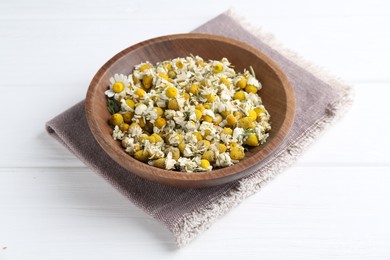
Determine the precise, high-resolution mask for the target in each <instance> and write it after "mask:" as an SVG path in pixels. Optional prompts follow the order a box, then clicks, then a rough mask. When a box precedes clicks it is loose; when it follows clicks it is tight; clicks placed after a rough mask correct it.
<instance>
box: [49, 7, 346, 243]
mask: <svg viewBox="0 0 390 260" xmlns="http://www.w3.org/2000/svg"><path fill="white" fill-rule="evenodd" d="M193 32H198V33H208V34H218V35H222V36H226V37H231V38H234V39H237V40H240V41H243V42H246V43H248V44H249V45H252V46H254V47H255V48H257V49H259V50H261V51H262V52H264V53H266V54H267V55H269V56H270V57H271V58H272V59H273V60H274V61H276V62H277V63H278V64H279V66H280V67H281V68H282V70H283V71H284V72H285V73H286V75H287V76H288V78H289V79H290V82H291V84H292V86H293V88H294V91H295V97H296V116H295V121H294V124H293V127H292V129H291V131H290V133H289V134H288V136H287V138H286V139H285V141H284V142H283V143H282V144H281V145H280V146H279V148H278V149H277V152H275V153H274V155H273V156H271V157H270V158H267V159H266V160H264V161H263V162H262V163H261V164H260V165H259V167H258V169H257V170H256V171H254V172H253V174H252V175H250V176H249V177H246V178H244V179H241V180H238V181H235V182H233V183H229V184H226V185H222V186H218V187H212V188H204V189H177V188H172V187H166V186H162V185H158V184H155V183H152V182H150V181H147V180H144V179H142V178H139V177H137V176H135V175H133V174H131V173H129V172H127V171H126V170H124V169H123V168H122V167H121V166H119V165H118V164H117V163H115V162H114V161H113V160H112V159H111V158H110V157H109V156H108V155H107V154H105V152H104V151H103V150H102V148H100V146H99V144H98V143H97V142H96V141H95V139H94V137H93V136H92V134H91V132H90V131H89V128H88V125H87V120H86V118H85V113H84V104H85V103H84V101H82V102H80V103H78V104H76V105H75V106H73V107H71V108H70V109H69V110H67V111H65V112H63V113H62V114H60V115H58V116H57V117H55V118H54V119H52V120H51V121H49V122H48V123H47V125H46V129H47V131H48V133H49V134H50V135H52V136H53V137H55V138H56V139H57V140H59V141H60V142H61V143H62V144H63V145H64V146H65V147H66V148H68V149H69V150H70V151H72V152H73V153H74V154H75V155H76V156H77V157H78V158H79V159H80V160H82V161H83V162H84V163H85V164H86V165H87V166H88V167H90V168H91V169H92V170H93V171H95V172H97V173H99V174H100V175H101V176H103V177H104V178H105V179H106V180H107V181H109V182H110V183H111V184H112V185H113V186H114V187H115V188H117V189H118V190H120V191H121V192H122V193H123V194H124V195H125V196H127V197H128V198H129V200H130V201H131V202H132V203H134V204H136V205H137V206H138V207H140V208H141V209H143V210H144V211H145V212H147V214H149V215H151V216H152V217H153V218H155V219H157V220H158V221H160V222H161V223H163V224H164V225H165V226H166V227H167V228H168V229H169V230H170V231H171V232H172V233H173V235H174V238H175V240H176V242H177V244H178V245H179V246H182V245H185V244H186V243H188V242H189V241H191V240H192V239H194V238H195V237H196V236H198V235H199V234H200V233H201V232H203V231H204V230H206V229H208V228H209V227H210V226H211V224H212V223H213V222H214V221H215V220H216V219H217V218H218V217H220V216H222V215H224V214H226V213H227V212H228V211H230V210H231V209H232V208H234V207H235V206H236V205H237V204H239V203H240V202H242V201H243V200H244V199H245V198H247V197H248V196H250V195H252V194H254V193H256V192H258V191H259V190H260V189H261V187H262V186H263V184H265V183H266V182H268V181H269V180H271V179H272V178H273V177H274V176H275V175H276V174H278V173H280V172H282V171H283V169H284V168H286V167H288V166H289V165H291V164H292V163H293V162H294V161H295V160H296V158H297V157H298V155H300V154H301V153H302V151H303V150H304V149H305V148H306V147H307V145H308V144H310V143H311V142H312V141H314V140H315V139H316V138H317V137H318V135H319V134H320V133H321V132H322V131H323V129H325V128H326V127H327V126H328V125H329V124H330V123H331V122H332V121H334V119H335V118H336V116H337V115H340V114H342V112H343V111H345V110H346V109H345V108H347V107H348V105H349V104H350V103H351V98H350V96H351V95H350V88H349V87H347V86H345V85H344V84H342V83H340V82H339V81H338V80H336V79H335V78H333V77H330V76H328V75H327V74H326V73H324V72H323V71H322V70H320V69H318V67H316V66H314V65H313V64H311V63H308V62H307V61H304V60H303V59H302V58H301V57H299V56H297V55H296V54H294V53H292V52H291V51H288V50H287V49H285V48H284V47H283V46H281V45H280V44H279V43H278V42H276V41H275V40H274V38H273V37H272V36H271V35H270V34H268V33H264V32H262V31H260V30H258V29H253V28H251V27H250V26H248V25H246V24H244V23H243V22H242V19H240V18H238V17H237V16H235V15H234V14H233V13H232V12H230V11H228V12H226V13H223V14H221V15H219V16H218V17H216V18H214V19H212V20H211V21H209V22H207V23H205V24H203V25H202V26H200V27H199V28H197V29H195V30H194V31H193Z"/></svg>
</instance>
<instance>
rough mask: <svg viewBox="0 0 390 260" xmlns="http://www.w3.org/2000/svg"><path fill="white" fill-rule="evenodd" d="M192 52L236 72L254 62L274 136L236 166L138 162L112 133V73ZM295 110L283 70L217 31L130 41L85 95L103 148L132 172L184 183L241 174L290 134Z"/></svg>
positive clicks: (219, 180) (90, 121)
mask: <svg viewBox="0 0 390 260" xmlns="http://www.w3.org/2000/svg"><path fill="white" fill-rule="evenodd" d="M190 54H193V55H199V56H200V57H202V58H204V59H205V60H209V59H214V60H220V59H222V58H223V57H226V58H228V59H229V61H230V62H231V63H232V64H233V65H234V66H235V69H236V70H238V71H243V70H244V68H249V66H252V67H253V69H254V71H255V73H256V76H257V78H258V79H259V80H260V82H261V83H262V85H263V89H261V90H260V91H259V95H260V96H261V98H262V100H263V104H264V106H265V107H266V109H267V110H268V111H269V113H270V114H271V126H272V130H271V131H270V133H269V134H270V136H269V138H268V140H267V142H266V143H265V144H263V145H260V146H258V147H256V148H253V149H250V150H249V151H248V152H246V156H245V158H244V159H243V160H242V161H240V162H239V163H237V164H234V165H232V166H229V167H226V168H221V169H215V170H212V171H210V172H193V173H184V172H177V171H169V170H164V169H159V168H156V167H152V166H149V165H148V164H146V163H142V162H140V161H137V160H136V159H134V158H133V157H131V156H130V155H129V154H127V153H126V152H125V150H124V148H122V146H121V143H120V142H119V141H115V140H113V138H112V137H111V133H112V129H111V127H110V126H109V124H108V123H107V120H108V119H109V117H110V114H109V112H108V110H107V105H106V97H105V95H104V91H105V90H106V89H107V87H108V85H109V78H110V77H112V76H113V75H114V74H115V73H122V74H130V73H131V71H132V70H133V68H134V66H135V65H136V64H139V63H141V62H145V61H149V62H151V63H153V64H154V63H156V62H158V61H163V60H167V59H173V58H176V57H186V56H189V55H190ZM294 114H295V99H294V93H293V89H292V87H291V85H290V83H289V81H288V79H287V77H286V76H285V74H284V73H283V72H282V71H281V69H280V68H279V67H278V66H277V65H276V64H275V62H273V61H272V60H271V59H270V58H269V57H267V56H266V55H265V54H263V53H262V52H260V51H258V50H256V49H254V48H252V47H250V46H248V45H247V44H244V43H242V42H239V41H236V40H233V39H228V38H224V37H221V36H215V35H206V34H177V35H168V36H163V37H158V38H154V39H151V40H147V41H144V42H141V43H138V44H136V45H134V46H131V47H129V48H127V49H125V50H123V51H121V52H119V53H118V54H117V55H115V56H114V57H113V58H112V59H110V60H109V61H108V62H107V63H106V64H104V65H103V67H102V68H101V69H100V70H99V71H98V72H97V73H96V75H95V77H94V78H93V79H92V82H91V84H90V86H89V89H88V93H87V97H86V116H87V120H88V124H89V127H90V129H91V131H92V133H93V135H94V136H95V138H96V140H97V141H98V143H99V144H100V145H101V147H102V148H103V149H104V151H105V152H106V153H107V154H108V155H109V156H110V157H111V158H112V159H114V160H115V161H116V162H117V163H118V164H120V165H121V166H122V167H123V168H125V169H126V170H128V171H129V174H136V175H138V176H140V177H143V178H146V179H148V180H151V181H153V182H157V183H160V184H164V185H170V186H176V187H181V188H194V187H207V186H215V185H221V184H224V183H228V182H231V181H234V180H237V179H239V178H242V177H244V176H246V175H248V174H250V173H251V172H252V171H253V168H254V167H255V166H256V165H257V164H258V163H260V162H261V161H262V160H263V159H264V158H266V157H267V156H269V155H270V154H272V152H273V151H274V150H275V148H276V147H277V146H278V145H279V144H280V143H281V142H282V140H283V139H284V138H285V136H286V135H287V133H288V131H289V129H290V127H291V125H292V122H293V119H294Z"/></svg>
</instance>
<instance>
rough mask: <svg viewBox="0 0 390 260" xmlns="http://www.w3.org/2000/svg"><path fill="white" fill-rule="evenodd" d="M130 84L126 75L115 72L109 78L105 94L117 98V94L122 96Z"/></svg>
mask: <svg viewBox="0 0 390 260" xmlns="http://www.w3.org/2000/svg"><path fill="white" fill-rule="evenodd" d="M129 86H130V81H129V79H128V77H127V76H126V75H123V74H115V75H114V77H111V78H110V88H109V89H108V90H106V91H105V92H104V94H106V96H108V97H113V96H115V99H118V97H119V96H121V97H124V96H125V95H126V90H127V89H128V88H129Z"/></svg>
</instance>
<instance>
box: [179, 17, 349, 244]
mask: <svg viewBox="0 0 390 260" xmlns="http://www.w3.org/2000/svg"><path fill="white" fill-rule="evenodd" d="M224 14H225V15H227V16H229V17H230V18H232V19H234V20H235V21H236V22H238V23H239V24H240V25H241V26H242V27H243V28H244V29H245V30H247V31H249V32H250V33H252V34H253V35H255V36H256V37H258V38H260V39H261V40H262V41H263V42H265V43H267V44H268V45H270V46H271V47H272V48H273V49H274V50H275V51H278V52H279V53H280V54H282V55H283V56H285V57H286V58H287V59H289V60H290V61H292V62H294V63H296V64H297V65H299V66H301V67H303V68H305V69H306V70H307V71H309V72H310V73H312V74H313V75H315V76H316V77H318V78H319V79H321V80H322V81H324V82H326V83H327V84H329V85H330V86H332V87H335V88H337V89H338V90H339V91H340V92H341V97H340V99H339V100H338V101H336V102H335V103H334V104H331V105H330V106H329V108H328V110H327V113H326V114H325V115H324V116H323V117H322V118H320V119H319V120H318V121H317V122H316V123H314V124H313V125H312V126H311V127H310V128H309V129H307V131H305V132H304V133H303V134H302V135H301V136H300V137H299V138H297V140H296V141H295V142H294V143H291V144H290V145H289V147H288V148H287V149H286V150H284V151H282V152H281V153H280V154H279V155H277V156H276V157H275V158H274V159H273V160H272V161H270V162H268V163H267V165H265V166H263V167H262V168H261V169H259V170H257V171H255V172H254V173H253V174H252V175H251V176H249V177H246V178H244V179H242V180H240V181H239V182H238V185H237V186H236V187H235V188H232V189H231V190H229V191H227V192H226V193H225V194H223V195H221V196H220V197H219V198H218V199H216V200H213V201H212V202H210V203H209V204H207V205H205V206H203V207H201V208H198V209H196V210H194V211H193V212H191V213H189V214H186V215H185V216H183V218H181V220H180V221H178V222H177V223H176V224H175V225H174V227H173V229H172V232H173V235H174V237H175V241H176V244H177V245H178V246H179V247H182V246H185V245H186V244H188V243H189V242H191V241H192V240H193V239H194V238H196V237H197V236H198V235H199V234H201V233H202V232H204V231H205V230H207V229H208V228H209V227H210V226H211V224H212V223H213V222H214V221H215V220H217V219H218V218H220V217H222V216H223V215H225V214H226V213H228V212H229V211H230V210H231V209H233V208H234V207H236V206H237V205H238V204H240V203H241V202H242V201H243V200H244V199H246V198H247V197H249V196H251V195H253V194H254V193H256V192H258V191H259V190H260V189H261V188H262V187H263V186H264V185H265V184H266V183H267V182H268V181H270V180H272V179H273V178H274V177H275V176H276V175H278V174H279V173H281V172H282V171H283V170H285V169H286V168H288V167H289V166H291V165H292V164H293V163H294V162H295V161H296V160H297V158H298V157H299V156H300V155H301V154H302V153H303V152H304V151H305V150H306V148H307V147H308V146H309V145H310V144H311V143H313V142H314V141H315V140H316V139H317V137H318V136H319V135H320V134H321V133H322V132H323V130H325V129H326V128H327V127H328V126H330V125H331V124H332V123H333V122H334V121H336V120H337V119H338V118H340V117H341V116H342V115H344V114H345V112H346V111H348V109H349V108H350V106H351V105H352V100H353V96H354V93H353V89H352V88H350V86H348V85H346V84H345V83H343V82H342V81H341V80H340V79H339V78H337V77H335V76H333V75H330V74H329V73H328V72H326V71H325V70H324V69H323V68H321V67H319V66H318V65H316V64H313V63H311V62H309V61H307V60H305V59H304V58H302V57H301V56H300V55H298V54H297V53H295V52H293V51H291V50H289V49H287V48H285V47H284V46H283V45H282V44H281V43H280V42H278V41H277V40H276V39H275V37H274V36H273V35H272V34H270V33H268V32H264V31H263V30H262V29H260V28H255V27H253V26H251V25H249V24H247V23H246V22H245V21H244V20H243V19H242V18H241V17H239V16H237V15H236V14H235V13H234V11H232V10H228V11H227V12H225V13H224Z"/></svg>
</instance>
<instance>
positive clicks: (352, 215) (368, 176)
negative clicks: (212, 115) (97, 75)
mask: <svg viewBox="0 0 390 260" xmlns="http://www.w3.org/2000/svg"><path fill="white" fill-rule="evenodd" d="M389 171H390V167H376V168H371V169H370V170H369V171H367V170H366V169H365V168H361V167H329V168H323V167H293V168H291V169H289V170H288V171H287V172H285V173H284V174H282V175H280V176H279V177H277V178H276V179H275V180H273V181H272V182H271V183H269V184H268V185H267V186H266V187H265V188H264V189H263V190H262V191H261V192H260V193H258V194H256V195H254V196H252V197H250V198H249V199H247V200H246V201H245V202H244V203H242V204H241V205H240V206H239V207H238V208H236V209H234V210H233V211H232V212H231V213H229V214H228V215H227V216H225V217H224V218H222V219H220V220H219V221H218V222H217V223H215V224H214V226H213V227H212V228H211V229H210V230H208V231H207V232H206V233H205V234H204V235H202V236H201V237H200V238H199V239H197V240H195V241H194V242H193V243H191V244H190V245H189V246H188V247H186V248H183V249H182V250H180V251H177V250H174V248H175V247H174V245H173V242H172V237H171V235H170V233H169V232H168V231H167V230H166V229H165V228H164V227H162V225H161V224H159V223H157V222H155V221H154V220H152V219H151V218H150V217H149V216H147V215H146V214H145V213H143V212H142V211H141V210H139V209H137V208H136V207H135V206H133V205H132V204H131V203H130V202H128V201H127V200H126V199H125V198H124V197H123V196H122V195H121V194H119V192H117V191H115V190H114V189H113V188H111V187H110V185H109V184H107V183H106V182H105V181H104V180H102V179H101V178H100V177H98V176H96V175H95V174H94V173H92V172H90V171H89V170H87V169H84V168H74V169H69V168H36V169H13V168H11V169H0V176H2V181H1V182H0V205H1V208H2V214H0V230H2V232H1V235H0V246H2V247H3V246H6V247H7V249H6V250H0V256H6V257H9V258H8V259H25V258H26V257H27V256H36V255H37V254H38V255H39V256H40V259H50V258H56V259H57V258H60V259H62V258H68V259H69V258H75V257H76V256H78V257H80V256H85V258H98V259H100V258H102V257H103V258H105V257H106V256H108V254H110V255H111V258H115V259H122V258H124V257H125V256H127V257H128V256H129V255H131V256H134V257H135V256H137V255H138V256H141V255H142V256H143V257H145V258H159V259H160V258H168V257H169V258H173V259H176V258H180V259H182V258H183V257H184V258H186V259H187V258H188V259H198V258H199V257H200V256H202V257H203V256H208V257H213V256H214V257H216V256H217V255H218V257H223V258H224V257H228V258H237V257H239V256H241V257H242V256H244V257H245V258H256V257H259V256H262V257H264V258H265V259H271V258H272V259H296V258H300V259H329V258H330V257H332V258H336V259H386V258H388V257H390V251H389V249H388V246H387V245H388V244H389V242H390V226H389V225H388V219H389V218H390V206H389V203H388V197H389V189H388V186H389V184H390V175H389V174H388V172H389ZM15 187H18V189H15ZM249 212H250V214H248V213H249ZM16 223H17V225H16ZM221 240H223V242H221ZM150 248H153V250H150ZM281 248H283V250H282V249H281ZM54 249H55V250H54ZM59 252H60V253H59ZM27 258H28V257H27ZM6 259H7V258H6Z"/></svg>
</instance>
